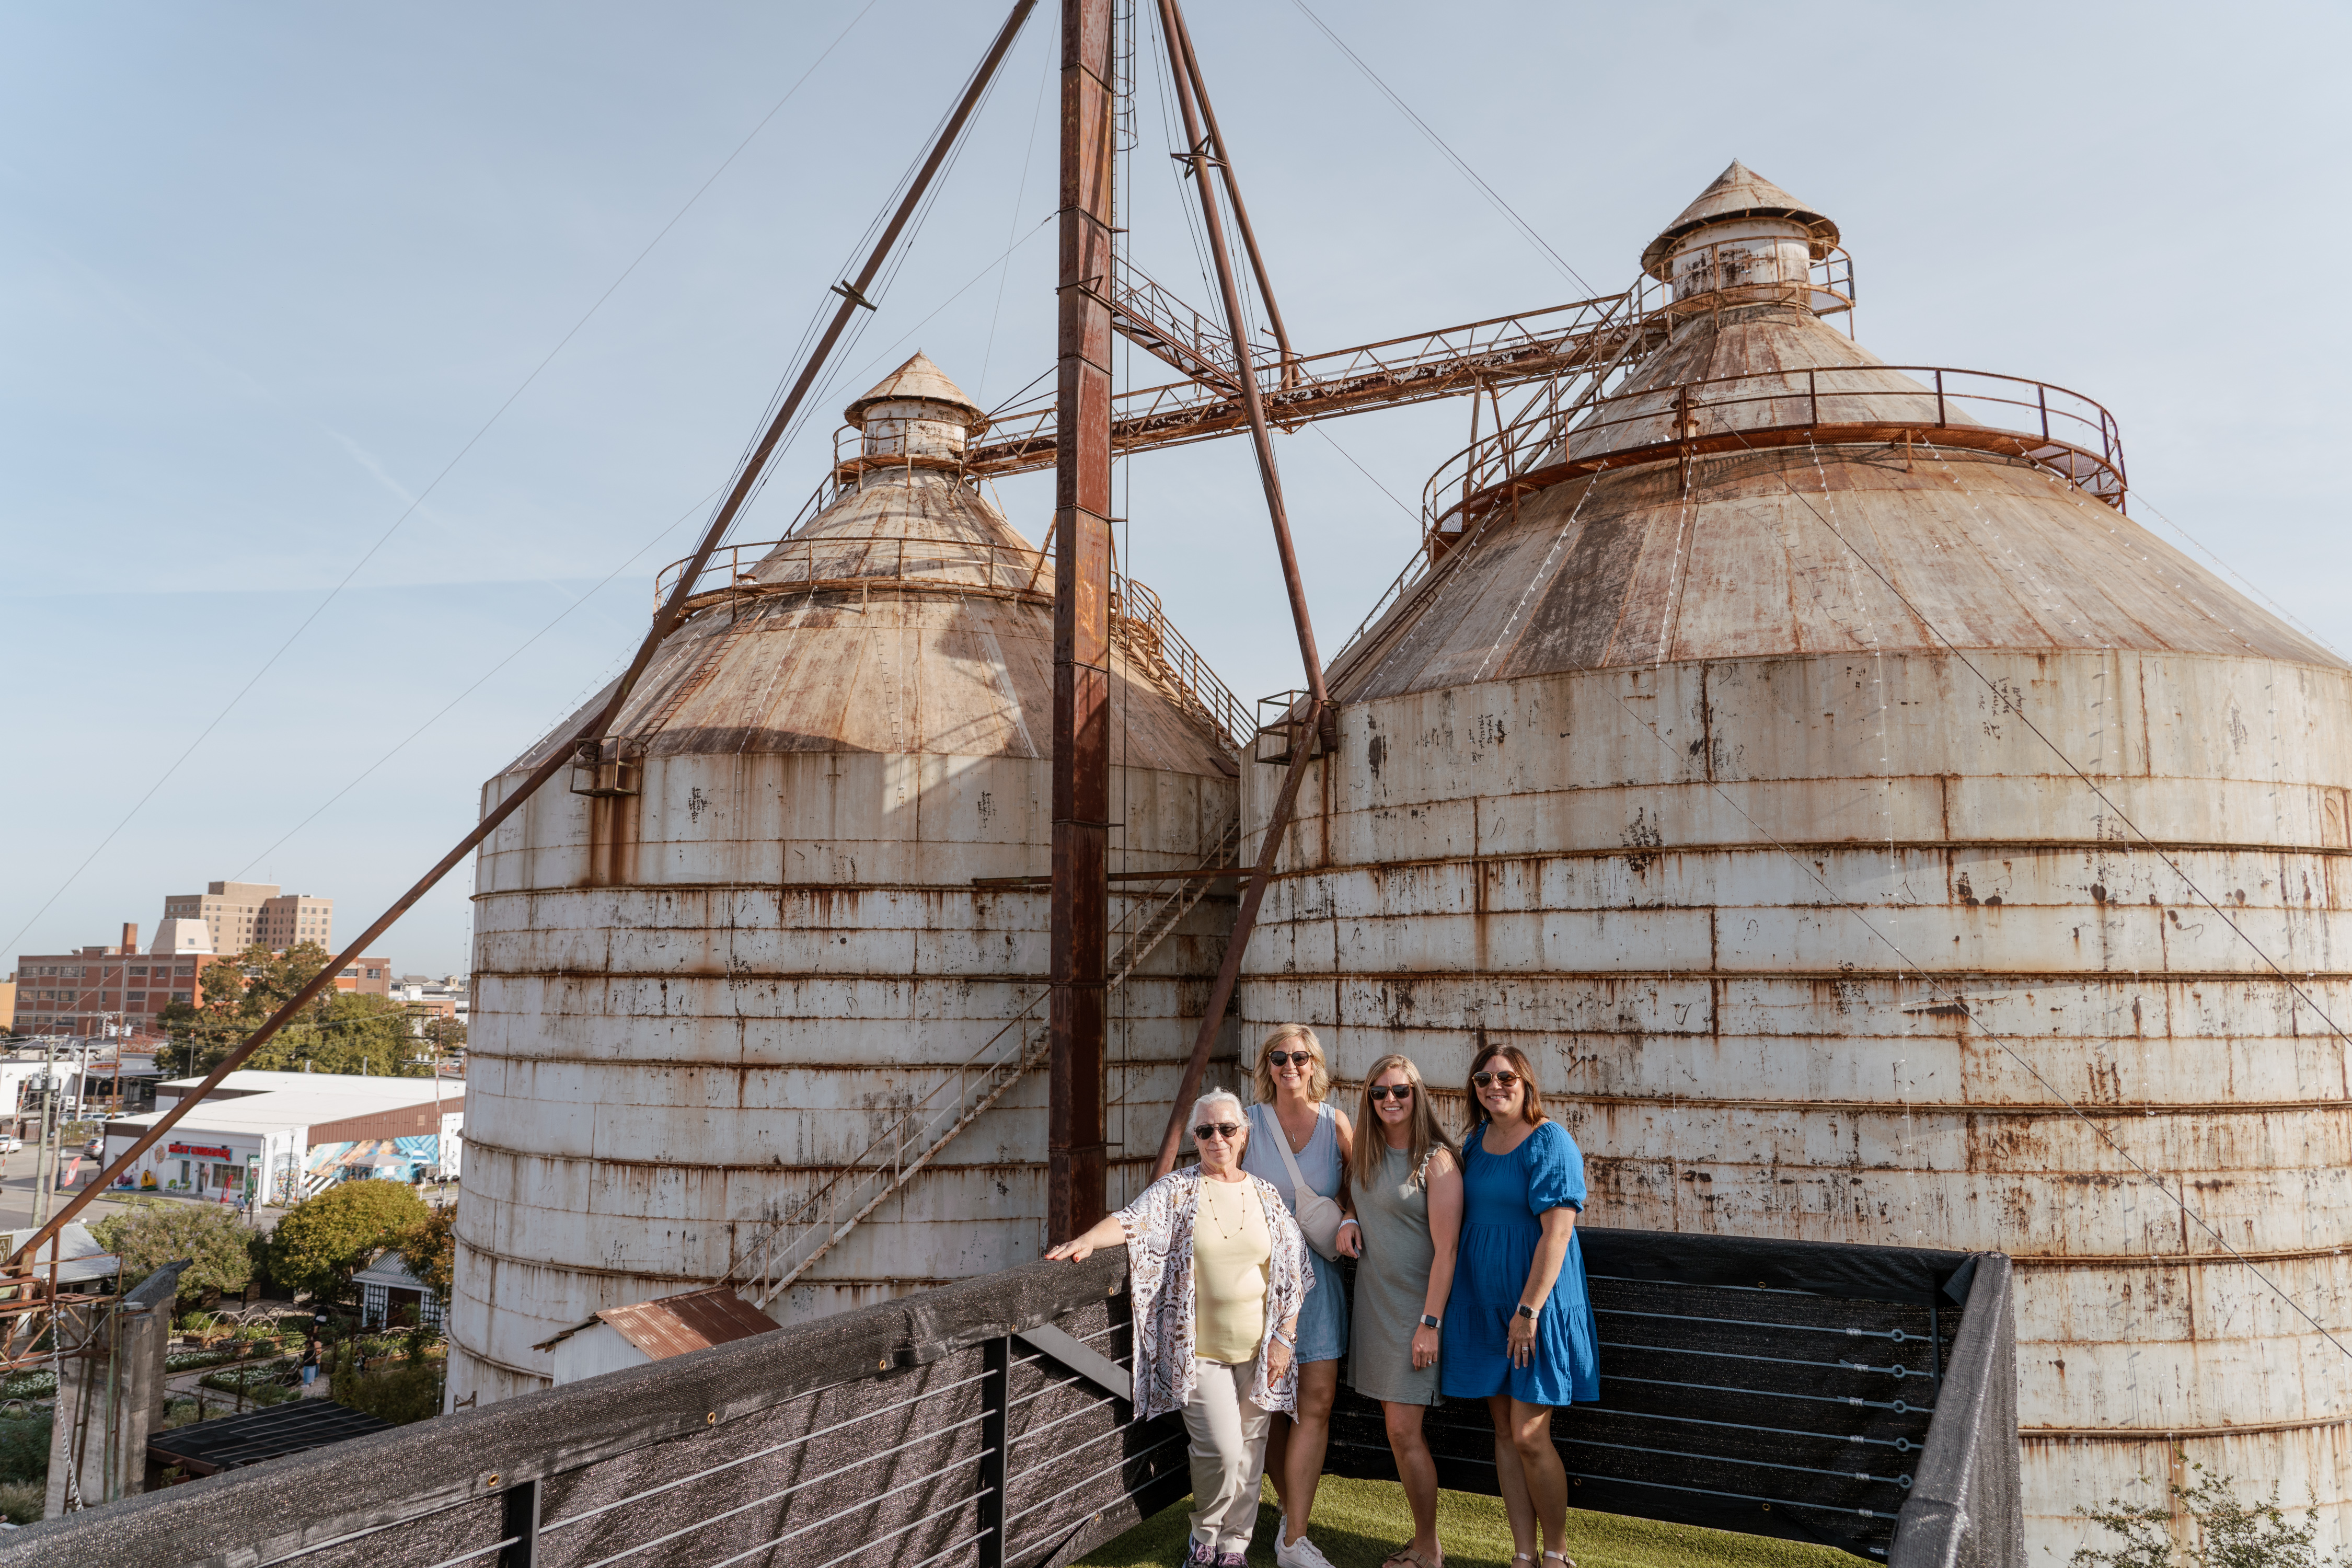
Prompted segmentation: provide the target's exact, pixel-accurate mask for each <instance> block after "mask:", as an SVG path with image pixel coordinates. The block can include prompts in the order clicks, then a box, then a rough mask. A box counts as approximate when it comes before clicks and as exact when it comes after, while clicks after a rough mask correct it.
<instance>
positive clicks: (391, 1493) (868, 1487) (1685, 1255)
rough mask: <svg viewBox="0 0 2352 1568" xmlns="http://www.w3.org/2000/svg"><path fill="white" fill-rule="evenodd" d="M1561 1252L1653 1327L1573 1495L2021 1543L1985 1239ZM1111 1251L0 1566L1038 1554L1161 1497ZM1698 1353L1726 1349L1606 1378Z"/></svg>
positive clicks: (1615, 1308)
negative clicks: (1839, 1346)
mask: <svg viewBox="0 0 2352 1568" xmlns="http://www.w3.org/2000/svg"><path fill="white" fill-rule="evenodd" d="M1582 1242H1583V1247H1584V1249H1585V1254H1586V1257H1587V1258H1588V1259H1589V1260H1591V1263H1592V1264H1593V1265H1594V1266H1595V1267H1594V1268H1593V1270H1592V1271H1591V1274H1590V1275H1589V1279H1590V1280H1591V1287H1592V1293H1593V1296H1594V1300H1595V1303H1596V1305H1597V1306H1598V1307H1599V1308H1600V1309H1601V1310H1602V1311H1603V1312H1604V1313H1606V1314H1608V1315H1609V1316H1610V1317H1611V1318H1612V1319H1615V1320H1619V1321H1626V1320H1630V1321H1638V1322H1642V1323H1644V1324H1648V1325H1651V1339H1650V1341H1649V1342H1644V1343H1642V1344H1640V1345H1633V1344H1629V1343H1618V1344H1615V1345H1612V1346H1611V1347H1608V1348H1604V1350H1603V1352H1602V1362H1601V1395H1602V1402H1601V1405H1598V1406H1587V1405H1580V1406H1576V1407H1574V1408H1572V1409H1568V1410H1563V1411H1561V1412H1559V1415H1558V1416H1557V1418H1556V1420H1555V1423H1554V1428H1553V1431H1554V1436H1555V1439H1556V1441H1558V1443H1559V1447H1560V1454H1561V1458H1562V1460H1563V1463H1564V1465H1565V1466H1566V1468H1567V1469H1568V1472H1569V1475H1570V1479H1571V1483H1572V1486H1571V1492H1570V1500H1571V1502H1573V1503H1574V1504H1576V1505H1577V1506H1579V1507H1587V1508H1598V1509H1602V1510H1613V1511H1617V1512H1622V1513H1632V1514H1638V1515H1641V1516H1643V1517H1647V1518H1653V1519H1661V1520H1667V1521H1678V1522H1685V1523H1696V1524H1706V1525H1713V1526H1717V1527H1719V1528H1727V1529H1733V1530H1740V1531H1748V1532H1750V1533H1758V1534H1768V1535H1779V1536H1783V1537H1788V1538H1791V1539H1796V1540H1801V1541H1811V1542H1818V1543H1822V1544H1829V1545H1836V1546H1842V1547H1843V1548H1845V1549H1847V1550H1849V1551H1853V1552H1862V1553H1864V1554H1865V1555H1871V1556H1877V1557H1882V1558H1890V1559H1891V1560H1892V1561H1893V1562H1894V1563H1896V1564H1898V1565H1899V1568H1925V1565H1926V1564H1928V1563H1938V1564H1951V1563H1968V1564H1984V1565H1986V1568H1993V1565H2000V1568H2008V1565H2010V1564H2014V1563H2022V1560H2023V1559H2022V1555H2021V1547H2016V1548H2015V1550H2011V1546H2012V1545H2013V1544H2014V1542H2015V1541H2016V1536H2015V1532H2014V1530H2013V1528H2012V1526H2013V1525H2014V1523H2015V1522H2016V1509H2017V1490H2016V1483H2017V1472H2016V1468H2015V1463H2014V1459H2015V1453H2016V1430H2015V1425H2014V1403H2013V1401H2014V1389H2013V1387H2011V1386H2010V1385H2011V1384H2013V1381H2014V1376H2015V1370H2014V1350H2013V1327H2012V1324H2011V1307H2010V1305H2009V1302H2010V1297H2009V1272H2008V1267H2007V1259H2005V1258H2000V1257H1999V1256H1998V1255H1983V1256H1979V1257H1975V1258H1967V1257H1963V1256H1962V1255H1960V1254H1957V1253H1935V1252H1919V1251H1911V1250H1907V1249H1903V1248H1886V1247H1836V1246H1824V1245H1820V1244H1812V1243H1800V1242H1769V1241H1749V1240H1744V1239H1734V1238H1717V1237H1674V1236H1663V1237H1662V1236H1656V1235H1650V1234H1644V1233H1638V1232H1623V1231H1608V1230H1585V1231H1583V1233H1582ZM1125 1272H1126V1258H1125V1255H1124V1252H1123V1250H1114V1251H1112V1252H1109V1253H1105V1254H1101V1255H1098V1256H1097V1257H1096V1258H1092V1259H1090V1260H1089V1261H1088V1262H1087V1263H1084V1264H1076V1265H1065V1264H1054V1263H1038V1264H1032V1265H1028V1266H1026V1267H1024V1268H1014V1269H1010V1270H1007V1271H1005V1272H1004V1273H1003V1274H999V1275H992V1276H989V1277H986V1278H983V1279H972V1280H967V1281H964V1282H962V1283H961V1284H957V1285H953V1286H949V1287H946V1288H943V1289H936V1290H929V1291H925V1292H922V1293H920V1294H919V1295H916V1296H912V1297H908V1298H905V1299H902V1300H897V1301H892V1302H886V1303H883V1304H880V1305H877V1306H872V1307H866V1308H862V1309H858V1310H854V1311H851V1312H847V1313H844V1314H841V1315H839V1316H837V1317H834V1318H827V1319H823V1320H820V1321H814V1322H811V1323H807V1324H803V1325H800V1326H797V1327H793V1328H786V1329H780V1330H777V1331H774V1332H772V1333H768V1334H761V1335H755V1336H753V1337H752V1338H751V1339H747V1340H740V1341H737V1342H734V1343H731V1344H728V1345H723V1346H719V1347H718V1348H716V1349H713V1350H707V1351H702V1352H695V1353H692V1354H688V1355H682V1356H678V1357H675V1358H673V1359H669V1360H665V1361H659V1362H655V1363H649V1364H646V1365H643V1366H639V1367H635V1368H633V1369H630V1370H628V1371H625V1372H619V1373H609V1374H606V1375H604V1376H602V1377H595V1378H590V1379H587V1380H585V1381H583V1382H581V1383H577V1384H569V1385H567V1386H564V1387H562V1388H556V1389H552V1390H550V1391H548V1392H546V1393H543V1394H528V1395H524V1396H522V1397H520V1398H516V1399H510V1400H508V1401H506V1402H504V1403H502V1404H499V1405H491V1406H488V1407H486V1408H483V1409H479V1410H468V1411H463V1412H459V1413H457V1414H455V1415H447V1416H443V1417H439V1418H437V1419H435V1420H432V1421H428V1422H425V1423H422V1424H419V1425H416V1426H408V1427H404V1428H399V1429H396V1430H394V1431H392V1432H387V1433H381V1434H378V1435H376V1436H371V1437H363V1438H359V1439H355V1440H352V1441H350V1442H347V1443H343V1444H340V1445H336V1446H334V1447H327V1448H320V1449H314V1450H312V1451H310V1452H309V1453H305V1454H300V1455H296V1456H293V1457H290V1458H285V1459H280V1460H277V1461H273V1462H271V1463H268V1464H265V1465H260V1466H257V1467H254V1468H248V1469H244V1470H234V1471H229V1472H226V1473H225V1474H223V1475H220V1476H215V1477H212V1478H209V1479H205V1480H201V1481H196V1482H193V1483H189V1484H187V1485H184V1486H178V1487H172V1488H168V1489H163V1490H161V1491H157V1492H152V1493H148V1494H146V1495H144V1496H140V1497H134V1498H130V1499H126V1500H123V1501H121V1502H118V1503H110V1504H108V1505H106V1506H104V1507H102V1508H98V1509H93V1510H88V1511H85V1512H82V1513H79V1514H75V1515H72V1516H70V1517H68V1518H65V1519H61V1520H56V1521H49V1522H47V1523H44V1524H41V1525H37V1526H35V1527H33V1528H31V1529H28V1530H25V1531H16V1532H13V1533H10V1534H7V1535H5V1536H0V1568H32V1565H34V1564H40V1565H41V1568H47V1564H49V1563H57V1562H89V1563H107V1564H109V1565H110V1568H228V1565H230V1564H236V1565H238V1568H286V1565H289V1564H295V1563H300V1564H303V1565H304V1568H346V1565H349V1568H361V1565H364V1568H457V1565H459V1564H466V1563H482V1564H487V1563H497V1564H499V1565H500V1568H506V1565H509V1564H516V1563H530V1564H532V1565H533V1568H685V1565H687V1564H694V1565H696V1568H715V1565H721V1564H749V1563H757V1564H760V1565H761V1568H783V1565H785V1564H790V1565H792V1568H934V1565H940V1564H950V1565H952V1568H1008V1565H1011V1568H1049V1565H1052V1564H1059V1563H1068V1562H1070V1561H1072V1560H1074V1559H1075V1558H1076V1557H1078V1556H1081V1555H1083V1554H1084V1553H1085V1552H1087V1551H1089V1550H1091V1549H1092V1548H1093V1547H1094V1546H1096V1545H1097V1544H1100V1543H1101V1542H1105V1541H1107V1540H1108V1539H1109V1538H1110V1537H1112V1536H1114V1535H1116V1534H1118V1533H1119V1532H1120V1531H1123V1530H1124V1529H1126V1528H1127V1527H1128V1526H1129V1525H1131V1524H1133V1523H1136V1522H1138V1521H1140V1520H1141V1519H1143V1518H1145V1517H1148V1516H1149V1515H1150V1514H1151V1513H1153V1512H1156V1511H1157V1510H1159V1509H1160V1508H1162V1507H1164V1506H1166V1505H1168V1504H1170V1503H1171V1502H1174V1501H1176V1500H1180V1499H1181V1498H1182V1497H1183V1496H1184V1495H1185V1493H1186V1491H1187V1490H1188V1489H1189V1486H1190V1480H1189V1473H1188V1466H1187V1464H1186V1454H1185V1450H1186V1437H1185V1433H1184V1428H1183V1426H1182V1423H1181V1421H1180V1420H1178V1419H1176V1418H1174V1417H1172V1416H1162V1417H1160V1418H1158V1419H1155V1420H1152V1421H1139V1420H1138V1419H1137V1418H1136V1415H1135V1411H1134V1407H1133V1405H1131V1403H1130V1402H1129V1401H1130V1397H1131V1390H1130V1387H1129V1381H1130V1378H1131V1375H1132V1368H1133V1355H1132V1350H1133V1346H1132V1338H1131V1325H1130V1322H1129V1298H1128V1296H1127V1293H1126V1289H1125ZM1759 1281H1760V1282H1762V1283H1763V1284H1764V1285H1765V1286H1766V1287H1767V1288H1766V1289H1764V1290H1762V1291H1761V1292H1758V1291H1757V1290H1756V1289H1755V1287H1756V1286H1757V1284H1758V1283H1759ZM1735 1292H1737V1294H1735ZM1767 1302H1769V1306H1768V1307H1765V1309H1764V1310H1754V1308H1753V1307H1752V1306H1751V1307H1750V1308H1749V1309H1748V1310H1740V1309H1741V1306H1742V1304H1743V1303H1753V1304H1754V1305H1756V1306H1762V1305H1763V1304H1764V1303H1767ZM1847 1331H1857V1337H1865V1338H1871V1339H1873V1340H1874V1341H1875V1342H1887V1343H1894V1342H1896V1341H1895V1340H1894V1338H1893V1336H1894V1334H1895V1332H1897V1331H1900V1332H1901V1333H1902V1334H1903V1335H1904V1338H1903V1339H1902V1341H1900V1343H1903V1344H1905V1345H1906V1346H1908V1345H1910V1344H1913V1343H1917V1344H1919V1345H1921V1346H1922V1348H1923V1349H1926V1348H1929V1347H1932V1350H1933V1367H1934V1374H1935V1378H1936V1381H1937V1384H1939V1387H1940V1390H1941V1394H1940V1396H1939V1397H1938V1398H1937V1399H1936V1400H1935V1401H1934V1402H1933V1403H1934V1408H1933V1409H1932V1410H1930V1409H1928V1408H1926V1407H1924V1406H1921V1405H1912V1406H1909V1407H1907V1408H1906V1409H1903V1410H1899V1411H1896V1410H1890V1409H1887V1408H1885V1402H1883V1401H1878V1402H1874V1401H1870V1400H1866V1399H1864V1400H1847V1399H1844V1398H1842V1397H1840V1395H1841V1394H1843V1393H1844V1392H1845V1391H1846V1390H1847V1389H1849V1388H1858V1387H1861V1386H1863V1384H1861V1383H1857V1382H1855V1381H1854V1380H1857V1379H1864V1380H1866V1379H1868V1378H1871V1377H1874V1376H1875V1377H1878V1378H1880V1379H1881V1380H1882V1381H1883V1380H1884V1378H1885V1369H1883V1368H1872V1369H1865V1370H1862V1371H1856V1370H1855V1369H1853V1368H1852V1367H1851V1366H1848V1367H1844V1368H1842V1369H1841V1368H1837V1367H1835V1366H1833V1365H1832V1366H1829V1367H1824V1366H1822V1365H1821V1364H1819V1363H1818V1357H1817V1354H1815V1353H1813V1352H1810V1350H1809V1348H1808V1347H1810V1346H1811V1345H1815V1344H1818V1343H1819V1342H1820V1338H1821V1336H1822V1335H1823V1334H1843V1333H1845V1332H1847ZM1784 1340H1787V1341H1794V1342H1795V1343H1794V1344H1793V1345H1784V1344H1783V1343H1782V1342H1783V1341H1784ZM1727 1350H1729V1351H1735V1352H1740V1353H1741V1354H1742V1355H1743V1356H1744V1357H1745V1359H1740V1360H1737V1361H1734V1362H1730V1363H1724V1362H1721V1361H1718V1362H1717V1363H1715V1364H1717V1365H1718V1366H1723V1365H1728V1366H1732V1367H1737V1368H1741V1369H1745V1370H1741V1371H1738V1372H1737V1373H1729V1372H1727V1373H1723V1374H1721V1375H1719V1376H1717V1377H1715V1378H1713V1379H1712V1380H1701V1381H1694V1382H1690V1383H1684V1382H1679V1381H1677V1380H1674V1379H1672V1378H1666V1379H1644V1378H1643V1377H1641V1376H1639V1375H1626V1374H1627V1373H1629V1372H1636V1371H1638V1370H1639V1368H1638V1366H1636V1365H1629V1364H1628V1363H1629V1362H1631V1363H1640V1362H1642V1361H1643V1359H1644V1358H1646V1359H1647V1360H1648V1361H1654V1362H1660V1363H1677V1364H1690V1363H1692V1360H1693V1358H1703V1357H1705V1356H1706V1355H1707V1354H1709V1353H1712V1352H1723V1351H1727ZM1656 1370H1668V1368H1667V1367H1664V1366H1661V1367H1659V1368H1657V1369H1656ZM2004 1400H2006V1401H2007V1403H2004ZM2004 1419H2005V1420H2006V1423H2007V1424H2006V1425H2003V1421H2004ZM1425 1432H1426V1433H1427V1436H1428V1437H1429V1440H1430V1443H1431V1447H1432V1450H1433V1454H1434V1456H1435V1458H1436V1459H1437V1462H1438V1467H1439V1474H1440V1478H1441V1479H1442V1480H1443V1481H1444V1484H1446V1485H1448V1486H1451V1487H1455V1488H1458V1489H1467V1490H1473V1491H1486V1492H1489V1493H1491V1492H1492V1491H1493V1490H1494V1487H1495V1478H1494V1474H1493V1454H1494V1443H1493V1434H1492V1432H1491V1431H1490V1430H1489V1429H1488V1427H1487V1426H1486V1416H1485V1412H1484V1410H1483V1409H1481V1408H1478V1407H1476V1406H1475V1405H1465V1404H1462V1403H1456V1404H1454V1405H1445V1406H1441V1407H1439V1408H1437V1409H1434V1410H1433V1411H1431V1412H1430V1415H1429V1418H1428V1422H1427V1425H1426V1426H1425ZM2004 1458H2006V1459H2007V1460H2008V1462H2009V1464H2008V1468H2007V1469H2006V1470H2005V1471H2004V1470H2003V1468H2002V1463H2003V1460H2004ZM1390 1464H1391V1461H1390V1457H1389V1453H1388V1448H1387V1444H1386V1442H1385V1440H1384V1438H1383V1437H1382V1436H1381V1414H1380V1410H1379V1407H1378V1405H1374V1404H1371V1403H1370V1402H1368V1401H1365V1400H1362V1399H1360V1398H1359V1397H1358V1396H1356V1395H1354V1394H1343V1395H1342V1397H1341V1401H1340V1403H1339V1406H1338V1408H1337V1409H1336V1410H1335V1413H1334V1421H1333V1440H1332V1446H1331V1450H1330V1459H1329V1461H1328V1468H1329V1469H1330V1470H1331V1472H1332V1473H1334V1474H1339V1475H1355V1476H1381V1475H1384V1474H1386V1473H1388V1470H1389V1467H1390ZM1956 1500H1958V1501H1964V1502H1965V1505H1966V1506H1965V1507H1958V1506H1954V1503H1955V1501H1956ZM1398 1522H1399V1525H1400V1528H1402V1525H1403V1523H1404V1521H1402V1519H1400V1521H1398Z"/></svg>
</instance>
